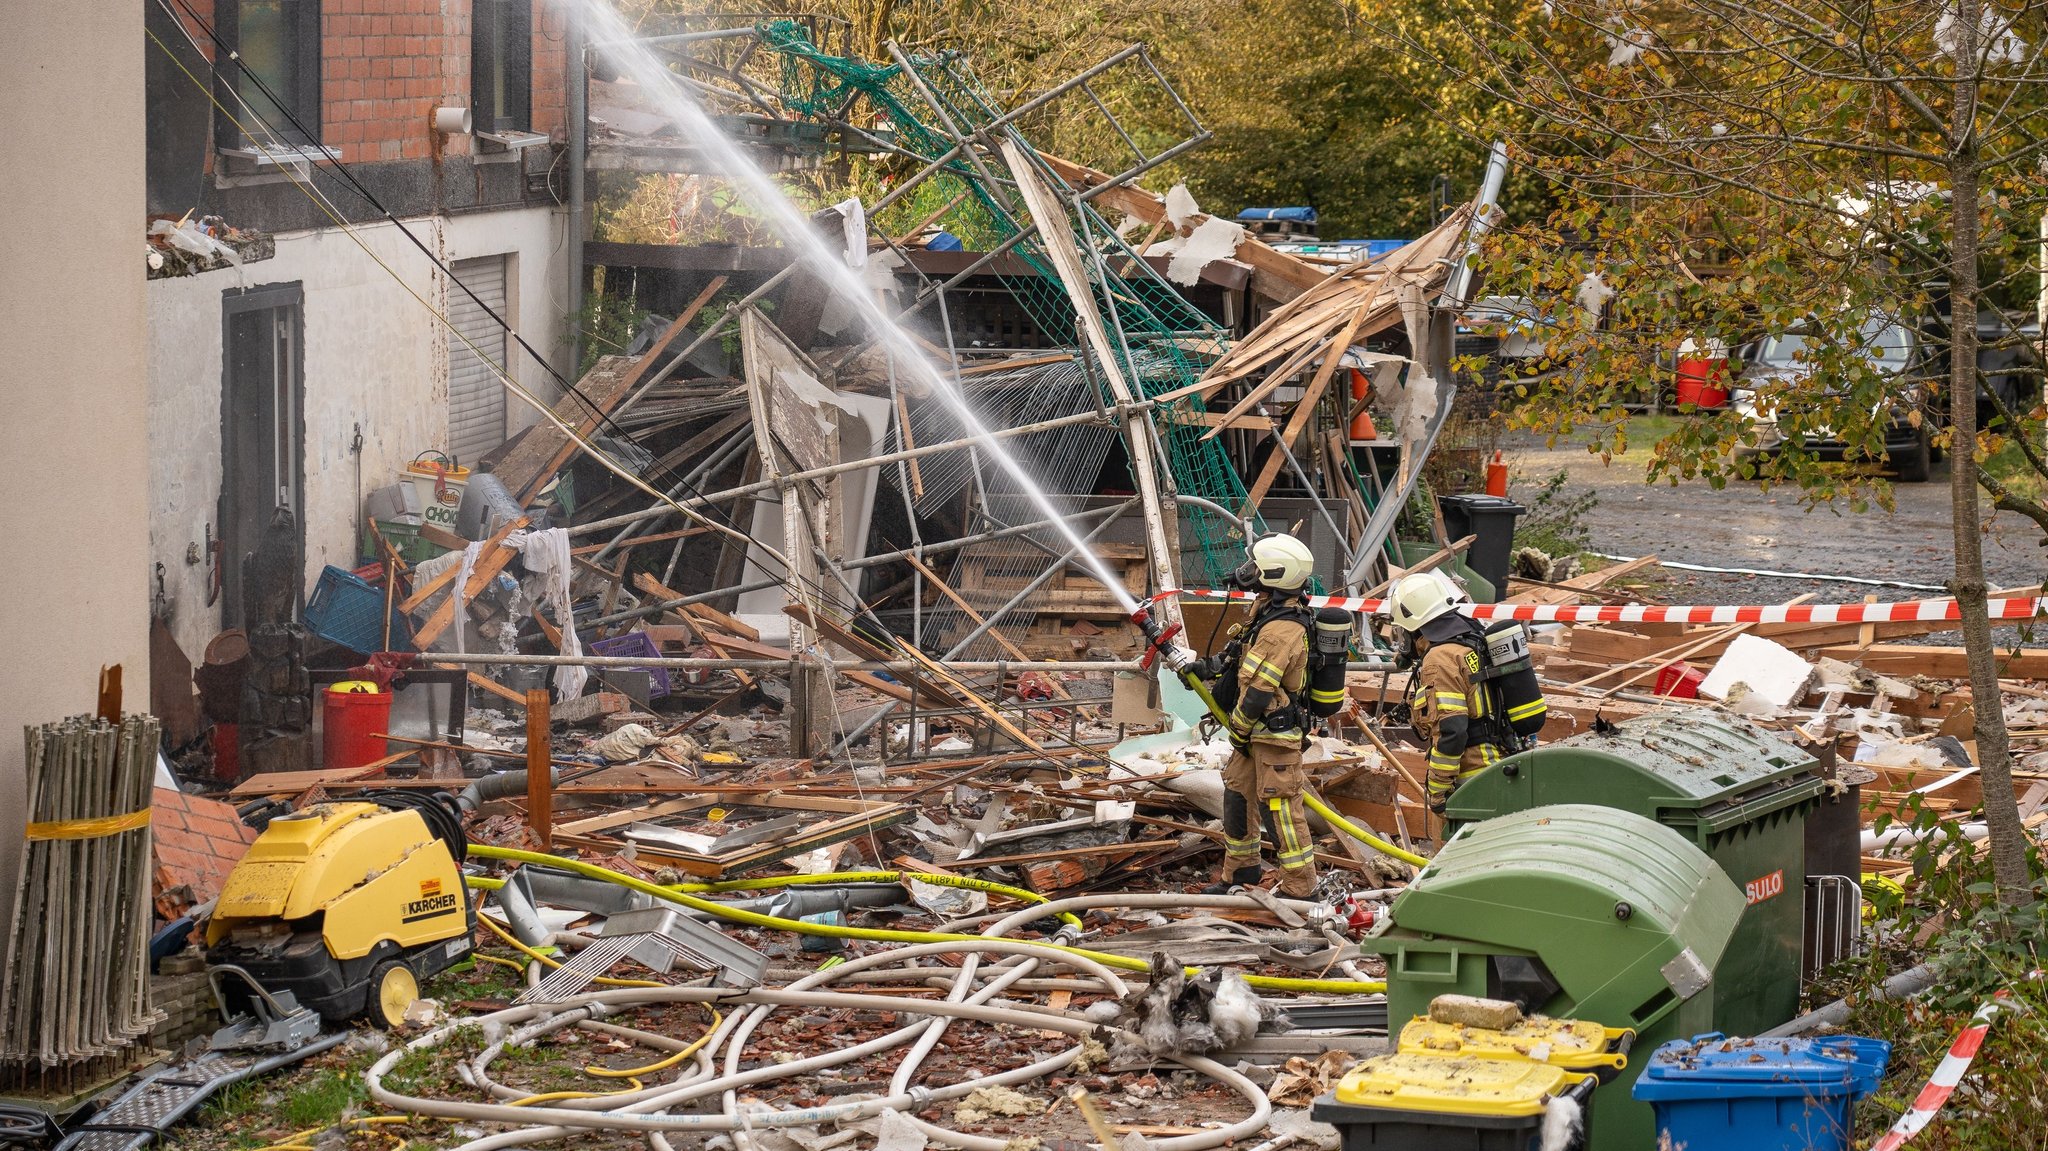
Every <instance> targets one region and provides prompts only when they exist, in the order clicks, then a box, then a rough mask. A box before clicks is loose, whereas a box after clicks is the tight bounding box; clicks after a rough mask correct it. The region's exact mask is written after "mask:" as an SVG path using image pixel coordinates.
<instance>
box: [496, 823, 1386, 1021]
mask: <svg viewBox="0 0 2048 1151" xmlns="http://www.w3.org/2000/svg"><path fill="white" fill-rule="evenodd" d="M470 855H471V856H473V857H476V858H481V859H499V860H506V861H510V862H517V863H534V864H539V865H541V866H543V867H553V868H561V869H566V870H569V871H574V872H576V873H577V874H579V875H583V876H586V877H588V878H591V879H602V880H606V881H608V882H611V883H616V884H618V885H619V886H621V887H626V888H629V889H631V890H634V891H638V892H642V893H643V894H646V895H651V896H654V897H655V898H656V899H665V900H668V901H670V902H672V903H678V904H681V905H682V906H684V907H688V908H692V909H694V910H697V911H702V912H706V913H708V914H711V915H716V916H718V917H720V918H722V919H727V920H731V921H732V922H734V923H742V924H745V925H747V926H749V927H761V928H767V929H769V930H773V931H794V932H798V933H800V934H804V935H821V936H829V937H832V938H837V939H865V940H869V941H872V942H878V943H985V942H987V939H986V937H984V936H980V935H959V934H946V933H939V932H931V931H905V930H900V929H893V928H879V927H851V926H845V925H841V924H833V923H810V922H806V921H803V920H796V919H783V918H781V917H779V916H774V915H764V914H762V913H760V912H758V911H745V910H742V909H740V908H736V907H728V906H726V905H725V904H722V903H719V902H717V901H716V900H710V899H700V898H698V897H697V896H694V895H690V894H688V893H686V892H681V891H671V890H670V889H668V888H666V887H663V886H661V885H659V884H655V883H649V882H647V881H646V880H644V879H638V878H635V877H634V876H631V875H627V874H625V873H623V872H618V871H613V870H611V869H610V868H607V867H599V866H597V865H596V864H592V863H585V862H583V861H582V860H580V859H567V858H564V857H562V856H559V855H546V854H543V853H541V852H538V851H524V850H521V849H519V848H513V847H490V846H486V845H482V844H478V845H475V846H472V847H471V848H470ZM1173 898H1174V899H1176V900H1178V901H1181V902H1185V901H1186V899H1187V897H1185V896H1174V897H1173ZM1110 901H1112V902H1113V901H1114V897H1112V899H1111V900H1110ZM1064 902H1065V901H1059V903H1064ZM1058 905H1059V904H1044V905H1036V906H1033V907H1030V908H1027V909H1025V910H1024V911H1022V912H1019V913H1018V914H1020V915H1034V914H1043V913H1045V912H1048V911H1051V910H1052V909H1053V908H1054V907H1055V906H1058ZM485 922H488V920H485ZM491 927H492V929H493V930H499V929H498V927H497V925H496V924H495V923H493V924H491ZM499 934H500V935H501V936H503V937H505V938H508V939H509V938H510V937H509V936H508V935H506V934H505V933H504V932H502V931H500V932H499ZM1033 946H1036V947H1042V948H1045V949H1047V950H1050V951H1062V952H1069V953H1072V954H1075V955H1080V956H1085V957H1086V958H1088V959H1092V960H1094V961H1096V962H1098V963H1101V964H1103V965H1104V966H1107V967H1113V968H1117V969H1119V970H1122V971H1149V970H1151V964H1149V963H1147V962H1146V961H1144V960H1142V959H1134V958H1131V957H1129V956H1124V955H1112V954H1110V953H1108V952H1100V951H1090V950H1088V949H1086V948H1079V947H1072V946H1069V945H1065V944H1057V943H1038V944H1033ZM520 950H521V951H527V952H529V953H530V954H533V955H535V956H536V957H538V955H539V953H538V952H532V951H531V950H530V949H528V948H526V947H525V946H524V945H521V946H520ZM1189 974H1194V969H1193V968H1190V969H1189ZM1244 979H1245V982H1247V983H1249V984H1251V985H1252V986H1253V987H1257V988H1262V989H1266V990H1273V991H1298V992H1307V993H1313V994H1325V995H1370V994H1374V993H1377V992H1381V991H1385V990H1386V984H1384V983H1381V982H1378V981H1361V980H1355V979H1293V978H1281V977H1275V976H1269V975H1247V976H1245V977H1244Z"/></svg>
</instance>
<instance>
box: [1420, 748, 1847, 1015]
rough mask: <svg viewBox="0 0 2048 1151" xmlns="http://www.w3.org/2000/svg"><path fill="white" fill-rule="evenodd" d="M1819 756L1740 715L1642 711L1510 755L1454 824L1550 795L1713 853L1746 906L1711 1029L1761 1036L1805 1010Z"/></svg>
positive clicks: (1482, 779) (1457, 801)
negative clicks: (1809, 849) (1810, 828)
mask: <svg viewBox="0 0 2048 1151" xmlns="http://www.w3.org/2000/svg"><path fill="white" fill-rule="evenodd" d="M1813 767H1814V758H1813V757H1812V756H1811V755H1808V754H1807V753H1806V752H1804V751H1801V750H1800V749H1799V748H1797V747H1795V746H1793V745H1792V744H1789V743H1786V742H1784V741H1783V740H1781V739H1778V738H1777V737H1775V736H1773V735H1771V734H1769V733H1767V732H1765V731H1763V730H1761V729H1759V728H1757V727H1755V726H1752V725H1751V724H1748V723H1746V722H1744V721H1742V720H1739V719H1736V718H1733V717H1729V716H1720V715H1716V714H1714V713H1710V712H1704V711H1691V710H1688V711H1684V712H1673V713H1669V714H1662V715H1646V716H1643V717H1641V718H1639V719H1631V720H1628V721H1627V722H1625V723H1622V724H1620V725H1618V727H1617V729H1616V730H1614V731H1611V732H1607V733H1604V734H1603V733H1600V732H1587V733H1585V734H1583V735H1575V736H1573V737H1571V738H1570V739H1566V740H1561V741H1559V742H1557V743H1554V744H1549V745H1546V746H1543V747H1538V748H1535V749H1533V750H1530V751H1525V752H1523V753H1522V754H1520V755H1516V756H1511V757H1509V758H1507V759H1504V760H1502V761H1501V762H1500V764H1499V765H1498V766H1497V767H1495V768H1494V769H1493V770H1490V771H1488V772H1486V773H1484V774H1482V775H1480V776H1478V777H1477V778H1475V779H1473V780H1471V781H1469V782H1467V783H1466V784H1465V785H1463V786H1462V787H1460V788H1458V790H1457V791H1456V792H1455V793H1453V794H1452V796H1451V800H1450V805H1449V807H1448V809H1447V811H1446V813H1445V814H1446V817H1447V818H1448V819H1449V820H1450V823H1451V826H1452V827H1454V828H1455V827H1459V826H1462V825H1464V824H1467V823H1472V822H1474V821H1478V820H1486V819H1492V818H1495V817H1497V816H1500V815H1504V814H1506V813H1508V812H1514V811H1526V810H1528V809H1529V808H1532V807H1538V806H1542V805H1546V804H1553V803H1590V804H1596V805H1598V806H1601V807H1611V808H1618V809H1620V810H1622V811H1629V812H1634V813H1635V814H1637V815H1640V816H1644V817H1646V818H1649V819H1654V820H1656V821H1657V822H1658V823H1661V824H1663V825H1664V826H1666V827H1668V828H1671V829H1672V830H1673V831H1676V832H1678V833H1679V834H1680V835H1683V836H1685V837H1686V839H1688V840H1690V841H1691V842H1692V844H1693V845H1694V846H1695V847H1698V848H1699V849H1700V850H1702V851H1704V852H1706V853H1707V854H1708V855H1710V856H1712V857H1713V859H1714V862H1716V863H1718V864H1720V865H1721V869H1722V870H1723V871H1726V872H1727V873H1728V875H1729V877H1730V878H1732V879H1733V880H1735V885H1736V887H1737V888H1739V889H1740V890H1741V891H1742V893H1743V896H1744V899H1745V901H1746V903H1747V905H1748V910H1746V911H1745V912H1744V913H1743V917H1742V924H1741V926H1740V928H1738V929H1737V931H1736V935H1735V940H1734V942H1733V943H1732V944H1731V945H1730V948H1729V959H1728V962H1727V964H1726V965H1725V966H1724V968H1723V970H1722V972H1721V976H1722V980H1721V987H1720V989H1719V991H1718V992H1717V993H1716V995H1715V996H1714V1012H1715V1014H1714V1026H1713V1028H1712V1030H1715V1031H1720V1032H1723V1033H1725V1034H1728V1035H1756V1034H1759V1033H1760V1032H1763V1031H1768V1030H1769V1029H1771V1028H1773V1027H1776V1026H1777V1025H1778V1024H1780V1023H1783V1022H1785V1021H1786V1020H1788V1019H1790V1018H1792V1017H1793V1016H1794V1015H1797V1014H1798V1013H1799V976H1800V970H1801V962H1802V950H1801V944H1802V940H1803V939H1804V935H1803V932H1804V925H1805V899H1806V817H1807V815H1808V814H1809V813H1811V812H1812V811H1813V810H1814V808H1815V807H1816V806H1818V804H1819V802H1820V795H1821V790H1822V788H1823V786H1824V785H1823V783H1822V781H1821V779H1820V777H1819V776H1817V775H1815V774H1814V772H1813Z"/></svg>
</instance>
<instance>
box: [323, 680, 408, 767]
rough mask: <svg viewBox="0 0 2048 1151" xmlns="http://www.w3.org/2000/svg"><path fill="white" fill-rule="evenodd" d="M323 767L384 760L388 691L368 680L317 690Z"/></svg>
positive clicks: (388, 728) (389, 706) (350, 681)
mask: <svg viewBox="0 0 2048 1151" xmlns="http://www.w3.org/2000/svg"><path fill="white" fill-rule="evenodd" d="M320 696H321V701H322V702H321V705H320V712H321V715H320V724H321V728H322V733H321V747H322V759H321V764H322V766H324V767H326V768H327V769H328V770H330V771H332V770H336V769H339V768H345V767H361V766H362V765H364V764H366V763H371V762H373V761H375V760H379V759H383V758H384V756H385V755H386V754H387V753H386V752H385V750H384V735H383V733H384V732H387V731H389V730H391V693H390V692H388V691H379V690H377V685H376V684H374V683H371V682H369V681H368V680H360V679H352V680H345V681H343V682H341V683H337V684H335V685H334V686H332V687H330V688H328V689H327V690H326V691H324V692H322V693H320Z"/></svg>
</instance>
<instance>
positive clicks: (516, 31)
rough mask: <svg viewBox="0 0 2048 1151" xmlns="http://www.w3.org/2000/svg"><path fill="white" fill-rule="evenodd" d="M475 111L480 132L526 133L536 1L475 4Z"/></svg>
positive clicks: (478, 0)
mask: <svg viewBox="0 0 2048 1151" xmlns="http://www.w3.org/2000/svg"><path fill="white" fill-rule="evenodd" d="M469 51H470V81H469V84H470V109H471V115H472V116H473V117H474V119H475V123H476V130H477V131H479V132H524V131H526V130H527V127H528V125H529V124H530V123H531V121H532V108H533V0H475V7H474V9H473V10H472V13H471V16H470V28H469Z"/></svg>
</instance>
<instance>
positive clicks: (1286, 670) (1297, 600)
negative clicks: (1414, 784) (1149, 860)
mask: <svg viewBox="0 0 2048 1151" xmlns="http://www.w3.org/2000/svg"><path fill="white" fill-rule="evenodd" d="M1250 553H1251V554H1250V558H1249V559H1247V560H1246V561H1245V562H1244V564H1243V565H1241V566H1240V567H1239V568H1238V569H1237V570H1236V571H1235V572H1233V573H1232V577H1231V578H1232V582H1233V583H1235V584H1236V585H1237V586H1238V587H1239V588H1241V589H1243V590H1246V591H1255V592H1257V593H1258V598H1257V599H1256V600H1255V601H1253V605H1252V617H1251V620H1250V621H1249V622H1247V623H1244V624H1240V625H1238V627H1237V628H1236V629H1235V632H1234V634H1233V635H1232V637H1231V639H1230V642H1229V643H1228V644H1227V645H1226V646H1225V647H1224V649H1223V652H1222V654H1221V655H1220V656H1219V657H1218V658H1217V659H1216V660H1215V661H1214V663H1213V664H1211V665H1210V667H1211V668H1213V669H1214V670H1215V672H1216V674H1215V676H1214V678H1213V679H1211V680H1210V681H1209V682H1208V683H1207V684H1206V688H1207V690H1208V692H1209V694H1210V696H1211V698H1212V699H1213V701H1214V710H1215V712H1216V713H1217V714H1218V715H1219V716H1221V717H1222V718H1223V719H1224V722H1225V723H1226V725H1227V727H1228V729H1229V733H1230V746H1231V754H1230V761H1229V763H1228V764H1227V765H1226V766H1225V767H1224V769H1223V785H1224V795H1223V836H1224V856H1223V869H1222V874H1221V876H1220V878H1219V881H1218V882H1217V884H1216V885H1215V886H1214V887H1212V888H1210V889H1209V890H1210V891H1211V892H1223V891H1228V890H1229V889H1230V888H1232V887H1234V886H1251V885H1253V884H1256V883H1257V882H1258V881H1259V878H1260V855H1259V852H1260V834H1259V830H1260V825H1261V824H1262V823H1263V824H1264V825H1265V829H1266V831H1267V832H1268V833H1269V834H1271V835H1272V837H1273V841H1274V843H1275V845H1276V846H1275V855H1276V857H1277V861H1278V863H1279V865H1280V883H1279V888H1280V891H1281V892H1282V893H1283V894H1285V895H1289V896H1294V897H1302V898H1305V897H1308V896H1311V895H1313V894H1315V888H1316V868H1315V842H1314V840H1313V839H1311V838H1310V834H1309V826H1308V813H1307V811H1306V810H1305V809H1304V807H1303V805H1302V799H1301V796H1302V788H1303V787H1304V785H1305V783H1306V780H1305V778H1304V771H1303V769H1302V765H1301V759H1302V752H1303V751H1304V750H1305V749H1306V748H1307V746H1308V739H1309V729H1310V727H1311V726H1313V723H1314V721H1315V720H1316V719H1317V718H1320V717H1324V716H1329V715H1333V714H1335V713H1336V711H1337V710H1338V708H1339V707H1341V706H1342V705H1343V701H1344V669H1345V663H1346V660H1347V651H1348V647H1349V643H1350V639H1351V626H1352V625H1351V613H1349V612H1347V611H1344V610H1343V609H1341V608H1325V609H1323V610H1322V611H1321V612H1317V611H1313V610H1311V609H1310V608H1309V606H1308V602H1307V599H1306V590H1307V585H1308V579H1309V575H1310V573H1311V571H1312V570H1313V569H1314V567H1315V556H1314V554H1313V553H1311V552H1310V551H1309V549H1308V546H1307V545H1306V544H1303V543H1302V542H1301V541H1300V540H1298V539H1295V538H1294V537H1293V536H1288V535H1268V536H1264V537H1262V538H1260V539H1258V540H1256V541H1254V542H1253V543H1252V545H1251V548H1250Z"/></svg>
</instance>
